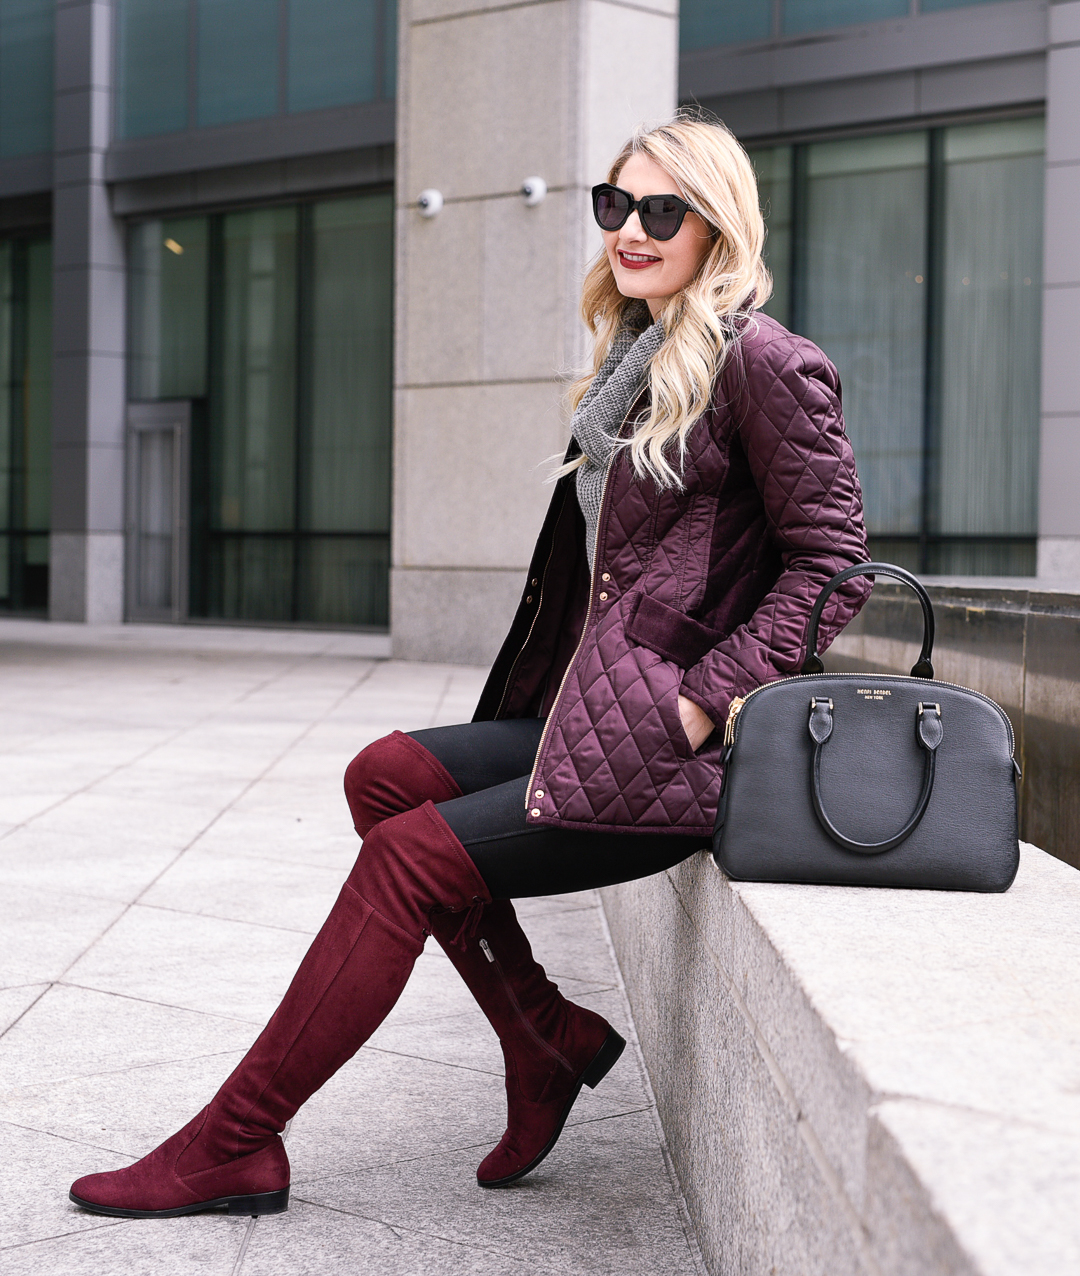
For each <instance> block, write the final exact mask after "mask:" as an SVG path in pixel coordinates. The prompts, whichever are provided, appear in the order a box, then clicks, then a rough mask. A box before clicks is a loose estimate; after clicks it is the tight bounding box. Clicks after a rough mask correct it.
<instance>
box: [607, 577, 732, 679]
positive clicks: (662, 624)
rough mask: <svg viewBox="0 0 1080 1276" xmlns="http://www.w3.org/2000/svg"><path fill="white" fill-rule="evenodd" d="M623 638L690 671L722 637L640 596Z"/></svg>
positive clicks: (655, 601) (713, 630) (656, 602)
mask: <svg viewBox="0 0 1080 1276" xmlns="http://www.w3.org/2000/svg"><path fill="white" fill-rule="evenodd" d="M626 636H627V637H628V638H629V639H630V641H631V642H635V643H637V644H638V646H639V647H648V649H649V650H650V651H655V652H656V654H657V655H658V656H663V657H664V659H665V660H670V661H672V662H673V663H674V664H676V665H678V666H679V668H680V669H690V668H691V667H692V666H693V665H696V664H697V662H698V661H699V660H700V659H701V658H702V657H703V656H704V655H706V654H707V653H708V652H710V651H712V649H713V647H715V646H716V644H717V643H718V642H720V641H721V640H722V639H723V638H724V636H725V635H724V634H722V633H720V632H719V631H718V630H716V629H709V628H708V626H707V625H703V624H702V623H701V622H700V621H699V620H694V619H693V618H692V617H690V616H687V615H686V614H685V612H681V611H677V610H676V609H675V608H674V607H669V606H668V605H667V604H666V603H662V602H658V601H657V600H656V599H655V598H653V597H652V596H651V595H649V594H639V595H638V596H637V599H636V600H635V602H634V603H633V605H632V607H631V611H630V618H629V620H628V621H627V623H626Z"/></svg>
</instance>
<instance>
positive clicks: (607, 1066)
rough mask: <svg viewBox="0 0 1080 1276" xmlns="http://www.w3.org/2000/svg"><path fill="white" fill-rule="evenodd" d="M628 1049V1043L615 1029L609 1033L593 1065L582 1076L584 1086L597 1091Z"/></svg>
mask: <svg viewBox="0 0 1080 1276" xmlns="http://www.w3.org/2000/svg"><path fill="white" fill-rule="evenodd" d="M625 1049H626V1042H625V1041H624V1040H623V1038H622V1037H620V1036H619V1034H618V1033H617V1032H616V1031H615V1029H614V1028H612V1029H611V1031H610V1032H609V1033H608V1035H607V1037H606V1038H605V1040H604V1044H603V1045H602V1046H601V1047H600V1049H599V1050H597V1052H596V1055H595V1056H594V1058H593V1061H592V1063H590V1064H589V1066H588V1067H587V1068H586V1069H585V1071H584V1072H583V1073H582V1074H581V1083H582V1085H587V1086H588V1087H589V1089H590V1090H595V1089H596V1087H597V1086H598V1085H599V1084H600V1082H601V1081H603V1079H604V1078H605V1077H606V1076H607V1074H608V1073H609V1072H610V1071H611V1069H612V1068H613V1067H614V1066H615V1064H616V1063H617V1062H618V1059H619V1055H621V1054H622V1052H623V1051H624V1050H625Z"/></svg>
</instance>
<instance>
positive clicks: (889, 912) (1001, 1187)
mask: <svg viewBox="0 0 1080 1276" xmlns="http://www.w3.org/2000/svg"><path fill="white" fill-rule="evenodd" d="M602 897H603V903H604V909H605V912H606V914H607V918H608V923H609V928H610V931H611V936H612V941H613V944H614V947H615V951H616V954H617V956H618V960H619V964H620V967H621V969H622V973H623V977H624V979H625V982H626V987H627V992H628V994H629V998H630V1003H631V1006H632V1009H633V1013H634V1021H635V1024H636V1027H637V1031H638V1035H639V1037H640V1040H641V1045H642V1050H643V1052H644V1056H645V1060H646V1063H647V1066H648V1069H649V1073H650V1077H651V1079H652V1085H653V1088H654V1090H655V1093H656V1098H657V1104H658V1108H659V1112H660V1116H661V1119H662V1121H663V1125H664V1130H665V1132H666V1135H667V1141H668V1145H669V1148H670V1152H671V1156H672V1160H673V1162H674V1165H675V1168H676V1171H677V1173H678V1176H679V1180H680V1183H681V1185H682V1189H683V1192H684V1193H685V1196H686V1201H687V1205H688V1208H689V1210H690V1214H691V1217H692V1219H693V1221H694V1225H695V1227H696V1229H697V1234H698V1239H699V1241H700V1243H701V1246H702V1250H703V1252H704V1255H705V1259H706V1262H707V1264H708V1266H709V1270H710V1272H711V1273H712V1274H713V1276H728V1274H729V1273H730V1274H731V1276H734V1274H736V1273H738V1274H739V1276H766V1274H769V1276H771V1274H773V1273H775V1274H776V1276H780V1274H781V1273H782V1274H784V1276H789V1274H790V1276H946V1274H947V1276H974V1274H975V1273H980V1274H981V1276H1065V1273H1067V1272H1073V1271H1077V1270H1080V1210H1077V1208H1076V1202H1077V1199H1078V1198H1077V1192H1078V1190H1080V1097H1078V1090H1077V1086H1076V1075H1077V1074H1076V1059H1077V1058H1078V1057H1080V980H1078V979H1077V970H1078V969H1080V931H1078V930H1077V927H1076V916H1077V910H1078V908H1080V873H1077V872H1076V870H1075V869H1073V868H1071V867H1069V866H1068V865H1065V864H1063V863H1061V862H1060V861H1059V860H1056V859H1054V858H1053V857H1051V856H1049V855H1046V854H1045V853H1043V852H1042V851H1039V850H1036V849H1035V848H1034V847H1030V846H1025V847H1024V848H1023V857H1022V863H1021V868H1020V872H1019V874H1018V876H1017V880H1016V883H1015V884H1014V885H1013V887H1012V888H1011V889H1010V890H1009V891H1008V892H1006V893H1005V894H1004V895H971V894H961V893H953V892H936V891H933V892H932V891H925V892H924V891H902V890H872V889H853V888H845V887H813V886H787V885H777V884H771V883H770V884H749V883H741V884H740V883H734V882H730V881H729V880H728V879H727V878H726V877H725V876H724V875H723V873H721V872H720V870H719V869H718V868H716V866H715V865H714V864H713V862H712V859H711V857H710V856H709V855H707V854H705V853H701V854H698V855H695V856H694V857H692V858H691V859H690V860H688V861H686V862H685V863H684V864H682V865H679V866H678V867H676V868H674V869H672V870H670V871H669V872H666V873H662V874H659V875H657V876H656V877H651V878H646V879H644V880H642V881H638V882H630V883H627V884H625V885H621V886H614V887H611V888H609V889H607V890H605V891H603V892H602Z"/></svg>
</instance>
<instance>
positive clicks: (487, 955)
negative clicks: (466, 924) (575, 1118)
mask: <svg viewBox="0 0 1080 1276" xmlns="http://www.w3.org/2000/svg"><path fill="white" fill-rule="evenodd" d="M345 795H346V797H347V799H348V802H349V808H350V810H351V811H352V816H353V823H354V824H355V826H356V831H357V832H358V833H359V834H360V836H361V837H363V836H365V835H366V834H367V833H368V831H369V830H370V829H372V828H373V827H375V825H376V824H377V823H378V821H379V820H383V819H386V818H387V817H388V816H390V815H392V814H394V812H395V811H398V810H404V809H407V808H408V807H409V806H410V805H418V804H419V803H421V802H423V801H432V802H445V801H448V800H449V799H450V798H453V797H459V796H460V795H461V790H460V789H459V788H458V786H457V785H456V784H455V783H454V780H453V777H452V776H451V775H450V773H449V772H448V771H447V770H446V768H445V767H444V766H443V765H442V763H441V762H439V760H438V759H437V758H436V757H434V755H433V754H431V753H430V752H429V751H428V750H427V749H425V748H424V747H423V745H421V744H420V743H419V742H418V741H417V740H414V739H413V738H412V737H411V736H407V735H404V734H402V733H401V732H400V731H396V732H394V733H393V735H390V736H386V737H385V738H384V739H382V740H377V741H376V742H375V743H374V744H372V745H369V746H368V748H366V749H364V750H363V751H362V752H361V753H360V754H358V755H357V756H356V757H355V758H354V759H353V761H352V762H351V763H350V765H349V768H348V770H347V771H346V773H345ZM430 929H431V933H432V935H434V937H435V938H436V940H438V942H439V944H440V945H441V946H442V948H443V950H444V951H445V952H446V954H447V956H448V957H449V958H450V960H451V961H452V962H453V964H454V966H455V967H456V969H457V971H458V974H460V975H461V977H462V979H463V980H464V981H465V983H466V985H467V986H468V988H469V991H470V992H471V993H472V995H473V996H474V997H475V999H476V1002H477V1004H478V1005H479V1006H480V1008H481V1010H483V1012H484V1014H485V1015H486V1016H487V1018H488V1022H489V1023H490V1024H491V1026H492V1027H493V1028H494V1029H495V1032H496V1035H497V1036H498V1038H499V1041H500V1044H501V1045H502V1049H503V1058H504V1060H505V1063H506V1105H507V1128H506V1132H505V1133H504V1134H503V1137H502V1139H501V1141H500V1142H499V1144H498V1146H497V1147H495V1148H494V1149H493V1150H492V1151H491V1153H489V1155H488V1156H487V1157H485V1159H484V1160H483V1162H482V1163H481V1165H480V1167H479V1169H478V1170H477V1172H476V1178H477V1182H479V1183H480V1184H481V1186H483V1187H505V1186H507V1185H509V1184H510V1183H513V1182H515V1181H516V1180H517V1179H520V1178H522V1177H524V1175H526V1174H528V1173H529V1171H530V1170H532V1169H534V1168H535V1167H536V1166H537V1165H539V1163H540V1162H541V1161H542V1160H543V1159H544V1157H545V1156H547V1154H548V1153H549V1152H550V1151H551V1149H552V1148H553V1147H554V1146H555V1143H556V1141H557V1140H558V1138H559V1135H560V1134H561V1133H562V1129H563V1126H564V1125H565V1123H566V1118H567V1117H568V1115H569V1113H570V1109H571V1108H572V1107H573V1105H574V1102H575V1100H576V1099H577V1096H578V1094H579V1092H580V1090H581V1087H582V1086H583V1085H588V1086H590V1087H591V1086H596V1085H597V1084H598V1083H599V1082H600V1081H601V1080H603V1078H604V1077H605V1076H606V1075H607V1073H608V1071H609V1070H610V1069H611V1067H612V1066H613V1064H614V1063H615V1061H616V1060H617V1059H618V1057H619V1055H620V1054H621V1053H622V1051H623V1048H624V1046H625V1045H626V1043H625V1041H624V1040H623V1039H622V1037H621V1036H620V1035H619V1034H618V1033H617V1032H616V1031H615V1030H614V1028H612V1027H611V1025H610V1024H609V1023H608V1022H607V1021H606V1020H605V1019H602V1018H601V1017H600V1016H599V1015H598V1014H594V1012H593V1011H591V1010H587V1009H586V1008H585V1007H584V1006H578V1005H576V1004H575V1003H574V1002H572V1001H569V1000H567V998H565V997H564V996H563V995H562V993H561V992H559V989H558V986H557V985H556V984H554V983H552V982H551V980H550V979H548V977H547V975H546V973H545V971H544V968H543V966H541V965H540V963H539V962H538V961H537V960H536V959H535V957H534V956H533V953H532V948H531V946H530V944H529V940H528V938H527V936H526V935H525V932H524V931H523V930H522V929H521V925H520V923H519V922H518V919H517V914H516V912H515V911H514V906H513V904H511V903H510V901H509V900H495V901H493V902H492V903H490V904H488V905H487V906H486V907H485V908H484V910H483V912H482V913H481V915H480V920H479V922H478V923H477V925H476V927H475V929H474V928H470V930H473V934H472V935H463V934H462V933H461V926H460V923H459V922H457V921H455V919H454V918H453V917H452V916H448V915H446V914H440V913H433V914H432V916H431V919H430Z"/></svg>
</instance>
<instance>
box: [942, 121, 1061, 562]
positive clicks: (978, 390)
mask: <svg viewBox="0 0 1080 1276" xmlns="http://www.w3.org/2000/svg"><path fill="white" fill-rule="evenodd" d="M1041 128H1042V121H1041V120H1023V121H1009V122H1005V123H1000V124H984V125H979V126H977V127H964V128H957V129H949V130H947V131H946V135H945V154H946V158H947V164H946V176H945V226H944V266H943V272H944V280H943V294H944V296H943V316H942V327H941V342H942V345H941V362H942V385H941V407H940V444H939V449H940V452H939V457H938V464H939V492H940V496H939V509H938V524H939V525H938V527H937V529H936V530H938V531H940V532H942V533H944V534H952V535H1019V536H1024V535H1027V536H1034V535H1035V531H1036V510H1037V485H1038V473H1037V470H1038V435H1039V350H1040V316H1041V266H1042V188H1043V156H1042V152H1041V145H1040V143H1041V141H1042V137H1041ZM984 570H986V569H985V568H984Z"/></svg>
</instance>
